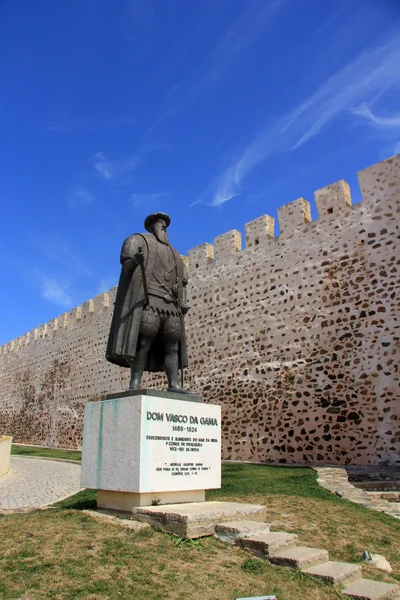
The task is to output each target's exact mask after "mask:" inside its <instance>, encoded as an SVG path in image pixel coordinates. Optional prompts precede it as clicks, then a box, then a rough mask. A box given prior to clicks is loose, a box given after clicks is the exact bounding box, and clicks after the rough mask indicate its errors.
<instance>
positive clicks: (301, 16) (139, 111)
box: [0, 0, 400, 344]
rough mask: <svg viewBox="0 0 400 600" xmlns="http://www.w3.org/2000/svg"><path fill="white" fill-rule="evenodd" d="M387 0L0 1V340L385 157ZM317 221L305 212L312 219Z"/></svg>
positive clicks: (395, 102)
mask: <svg viewBox="0 0 400 600" xmlns="http://www.w3.org/2000/svg"><path fill="white" fill-rule="evenodd" d="M399 31H400V4H399V2H398V0H351V2H349V1H348V0H325V1H324V2H321V0H302V1H300V0H246V1H244V0H113V1H111V0H69V2H62V1H59V2H54V0H36V1H35V2H32V0H18V2H16V1H15V0H0V56H1V60H0V78H1V81H2V91H1V94H0V131H1V139H2V144H1V147H0V164H1V167H2V169H1V171H2V177H1V180H0V198H1V200H2V219H1V222H2V227H1V237H0V250H1V260H2V265H1V273H2V279H3V285H2V293H1V295H0V315H1V321H2V322H1V329H0V331H1V334H0V344H2V343H5V342H7V341H9V340H10V339H13V338H15V337H16V336H19V335H22V334H23V333H25V332H26V331H28V330H30V329H33V328H34V327H36V326H38V325H40V324H41V323H44V322H46V321H48V320H50V319H52V318H54V317H56V316H57V315H59V314H60V313H62V312H65V311H68V310H70V309H71V308H72V307H73V306H76V305H78V304H80V303H82V302H83V301H85V300H87V299H89V298H91V297H93V296H95V295H96V294H98V293H100V292H101V291H105V290H107V289H108V288H110V287H111V286H113V285H116V283H117V280H118V275H119V251H120V246H121V243H122V241H123V239H124V238H125V237H126V236H128V235H130V234H131V233H134V232H137V231H142V230H143V219H144V217H145V216H146V215H147V214H149V213H150V212H153V211H155V210H162V211H165V212H168V213H169V214H170V216H171V218H172V224H171V227H170V230H169V233H170V239H171V241H172V243H173V244H174V246H175V247H176V248H177V249H178V250H179V251H180V252H181V253H182V254H186V253H187V251H188V249H189V248H191V247H194V246H197V245H198V244H201V243H203V242H206V241H209V242H212V241H213V239H214V237H216V236H217V235H219V234H221V233H224V232H225V231H228V230H229V229H239V230H241V231H243V227H244V224H245V223H246V222H248V221H250V220H252V219H254V218H256V217H258V216H260V215H262V214H265V213H268V214H270V215H272V216H276V211H277V208H278V207H279V206H281V205H283V204H286V203H287V202H290V201H292V200H294V199H295V198H298V197H300V196H303V197H305V198H307V199H308V200H310V201H312V198H313V192H314V191H315V190H316V189H318V188H320V187H323V186H324V185H328V184H329V183H332V182H334V181H336V180H338V179H346V180H347V181H348V183H349V184H350V185H351V186H352V192H353V200H354V201H359V200H360V194H359V190H358V188H357V180H356V172H357V171H358V170H360V169H362V168H365V167H367V166H369V165H371V164H374V163H376V162H378V161H380V160H383V159H385V158H388V157H389V156H391V155H393V154H395V153H396V152H400V35H399ZM313 215H314V218H315V217H316V211H315V210H314V212H313Z"/></svg>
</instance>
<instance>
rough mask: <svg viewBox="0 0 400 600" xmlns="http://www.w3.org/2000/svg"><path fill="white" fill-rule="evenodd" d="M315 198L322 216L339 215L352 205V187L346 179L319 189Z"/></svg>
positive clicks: (319, 213)
mask: <svg viewBox="0 0 400 600" xmlns="http://www.w3.org/2000/svg"><path fill="white" fill-rule="evenodd" d="M314 198H315V203H316V205H317V209H318V215H319V217H320V218H323V217H326V216H329V215H337V214H338V213H340V212H341V211H343V209H346V208H348V207H349V206H351V193H350V187H349V185H348V183H346V181H344V179H341V180H340V181H336V182H335V183H332V184H331V185H327V186H325V187H323V188H321V189H319V190H317V191H316V192H315V193H314Z"/></svg>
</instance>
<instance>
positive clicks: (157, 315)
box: [139, 304, 183, 342]
mask: <svg viewBox="0 0 400 600" xmlns="http://www.w3.org/2000/svg"><path fill="white" fill-rule="evenodd" d="M169 306H170V309H171V310H168V305H166V308H165V310H163V309H160V307H158V306H157V307H153V306H151V305H150V306H149V307H147V308H145V309H144V310H143V313H142V319H141V321H140V329H139V335H140V336H142V337H144V338H147V339H149V338H150V339H155V338H156V337H157V335H158V334H161V335H162V336H163V337H164V338H165V339H166V340H168V341H170V342H180V341H181V340H182V333H183V332H182V324H181V318H180V315H179V313H178V311H177V309H176V308H175V306H174V305H173V304H172V305H169Z"/></svg>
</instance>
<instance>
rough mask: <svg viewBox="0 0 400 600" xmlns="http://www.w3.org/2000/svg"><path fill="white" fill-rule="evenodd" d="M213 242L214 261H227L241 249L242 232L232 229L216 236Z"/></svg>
mask: <svg viewBox="0 0 400 600" xmlns="http://www.w3.org/2000/svg"><path fill="white" fill-rule="evenodd" d="M214 244H215V254H216V262H229V261H230V260H232V259H233V258H235V255H236V254H237V253H238V252H240V251H241V250H242V234H241V233H240V231H237V229H232V230H231V231H227V232H226V233H223V234H222V235H219V236H218V237H216V238H215V240H214Z"/></svg>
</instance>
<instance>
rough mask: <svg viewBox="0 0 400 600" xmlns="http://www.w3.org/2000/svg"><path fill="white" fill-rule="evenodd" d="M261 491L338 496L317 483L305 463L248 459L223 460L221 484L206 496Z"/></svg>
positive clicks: (246, 494)
mask: <svg viewBox="0 0 400 600" xmlns="http://www.w3.org/2000/svg"><path fill="white" fill-rule="evenodd" d="M253 494H261V495H263V496H266V495H271V494H272V495H276V494H279V495H283V496H297V497H299V496H301V497H303V498H319V499H321V500H327V499H329V500H331V501H332V500H333V501H335V500H337V497H335V496H333V495H332V494H331V493H330V492H328V491H327V490H324V489H323V488H322V487H321V486H320V485H319V484H318V483H317V473H316V471H314V470H313V469H310V468H308V467H304V468H302V467H296V468H294V467H293V468H291V467H278V466H277V467H275V466H267V465H254V464H247V463H223V464H222V487H221V489H220V490H209V491H208V492H207V500H222V499H224V498H225V499H226V498H229V497H236V498H239V497H246V496H248V495H253Z"/></svg>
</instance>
